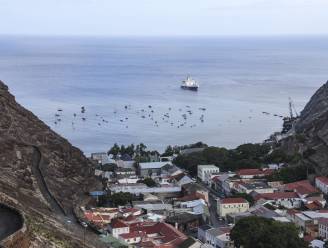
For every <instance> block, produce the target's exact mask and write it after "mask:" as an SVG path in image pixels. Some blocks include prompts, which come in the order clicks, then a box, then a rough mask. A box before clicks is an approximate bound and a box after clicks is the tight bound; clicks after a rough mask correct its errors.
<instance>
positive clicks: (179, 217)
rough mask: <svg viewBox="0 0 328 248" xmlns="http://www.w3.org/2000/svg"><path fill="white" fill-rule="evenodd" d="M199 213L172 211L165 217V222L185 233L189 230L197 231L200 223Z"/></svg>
mask: <svg viewBox="0 0 328 248" xmlns="http://www.w3.org/2000/svg"><path fill="white" fill-rule="evenodd" d="M202 220H203V218H202V215H201V214H191V213H188V212H182V213H175V212H174V213H173V214H172V215H171V216H168V217H167V218H166V223H169V224H171V225H172V226H174V227H175V228H176V229H178V230H179V231H181V232H183V233H186V232H190V231H197V230H198V227H199V226H200V225H201V224H202V222H203V221H202Z"/></svg>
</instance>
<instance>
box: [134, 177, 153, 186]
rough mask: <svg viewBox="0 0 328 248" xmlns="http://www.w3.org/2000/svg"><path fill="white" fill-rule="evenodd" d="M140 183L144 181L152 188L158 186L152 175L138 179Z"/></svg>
mask: <svg viewBox="0 0 328 248" xmlns="http://www.w3.org/2000/svg"><path fill="white" fill-rule="evenodd" d="M138 183H144V184H146V185H147V186H148V187H151V188H153V187H156V185H157V183H156V182H155V181H154V180H153V179H152V178H151V177H147V178H145V179H144V180H138Z"/></svg>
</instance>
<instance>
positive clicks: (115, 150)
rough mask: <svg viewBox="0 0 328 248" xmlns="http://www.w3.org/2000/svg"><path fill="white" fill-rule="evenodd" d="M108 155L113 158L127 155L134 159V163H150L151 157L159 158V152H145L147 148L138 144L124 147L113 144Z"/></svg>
mask: <svg viewBox="0 0 328 248" xmlns="http://www.w3.org/2000/svg"><path fill="white" fill-rule="evenodd" d="M108 154H112V155H113V156H114V157H116V156H118V155H124V154H127V155H129V156H131V158H134V160H135V161H136V162H150V161H151V156H155V157H156V156H157V157H159V155H160V154H159V152H158V151H156V150H154V151H149V150H147V146H146V145H144V144H143V143H140V144H139V145H136V146H135V145H134V144H131V145H128V146H124V145H121V146H119V145H118V144H116V143H115V144H114V145H113V147H112V148H111V149H109V151H108Z"/></svg>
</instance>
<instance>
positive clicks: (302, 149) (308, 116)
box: [283, 82, 328, 175]
mask: <svg viewBox="0 0 328 248" xmlns="http://www.w3.org/2000/svg"><path fill="white" fill-rule="evenodd" d="M295 132H296V135H295V136H292V137H289V138H287V139H285V140H284V141H283V146H284V147H285V148H286V150H288V151H289V152H298V153H301V154H303V159H302V162H303V163H305V164H307V165H309V166H311V167H313V168H314V169H315V171H316V174H318V175H328V82H327V83H325V84H324V85H323V86H321V87H320V88H319V89H318V90H317V92H316V93H315V94H314V95H313V96H312V97H311V99H310V101H309V102H308V104H307V105H306V106H305V108H304V110H303V111H302V112H301V116H300V119H299V120H298V121H297V123H296V124H295Z"/></svg>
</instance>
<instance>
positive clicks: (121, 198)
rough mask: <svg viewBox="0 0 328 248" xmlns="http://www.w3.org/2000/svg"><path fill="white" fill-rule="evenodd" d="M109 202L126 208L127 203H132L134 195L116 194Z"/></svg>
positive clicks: (126, 193)
mask: <svg viewBox="0 0 328 248" xmlns="http://www.w3.org/2000/svg"><path fill="white" fill-rule="evenodd" d="M109 200H110V201H111V202H112V203H113V205H114V206H124V205H126V204H127V203H131V201H132V200H133V195H132V194H130V193H128V192H119V193H114V194H112V195H111V196H110V197H109Z"/></svg>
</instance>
